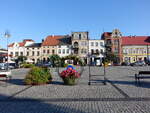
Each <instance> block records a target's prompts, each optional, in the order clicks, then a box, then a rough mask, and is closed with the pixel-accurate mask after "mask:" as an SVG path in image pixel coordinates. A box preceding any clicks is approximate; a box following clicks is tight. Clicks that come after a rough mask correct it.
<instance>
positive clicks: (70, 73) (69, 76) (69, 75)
mask: <svg viewBox="0 0 150 113" xmlns="http://www.w3.org/2000/svg"><path fill="white" fill-rule="evenodd" d="M60 77H61V78H62V80H63V81H64V84H65V85H75V84H77V80H78V78H79V77H80V74H79V73H78V72H77V71H76V70H75V69H73V68H67V69H66V70H64V71H62V72H61V73H60Z"/></svg>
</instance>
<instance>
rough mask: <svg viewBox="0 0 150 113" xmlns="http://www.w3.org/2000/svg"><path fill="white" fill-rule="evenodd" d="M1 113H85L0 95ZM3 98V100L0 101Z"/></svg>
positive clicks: (58, 105)
mask: <svg viewBox="0 0 150 113" xmlns="http://www.w3.org/2000/svg"><path fill="white" fill-rule="evenodd" d="M0 97H1V100H0V112H1V113H85V112H83V111H81V110H78V109H75V108H71V107H67V104H66V105H65V106H64V104H58V103H50V102H45V101H42V100H38V99H37V100H36V99H29V98H10V99H9V97H7V96H5V95H1V94H0ZM2 98H4V99H2Z"/></svg>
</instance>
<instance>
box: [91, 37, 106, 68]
mask: <svg viewBox="0 0 150 113" xmlns="http://www.w3.org/2000/svg"><path fill="white" fill-rule="evenodd" d="M104 50H105V49H104V40H92V39H91V40H89V54H90V63H91V64H92V65H101V63H102V58H103V53H104Z"/></svg>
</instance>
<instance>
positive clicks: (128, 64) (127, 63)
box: [121, 62, 130, 66]
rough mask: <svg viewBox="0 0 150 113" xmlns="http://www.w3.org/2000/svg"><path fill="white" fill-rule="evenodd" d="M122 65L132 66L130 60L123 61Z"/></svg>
mask: <svg viewBox="0 0 150 113" xmlns="http://www.w3.org/2000/svg"><path fill="white" fill-rule="evenodd" d="M121 65H122V66H130V63H129V62H122V63H121Z"/></svg>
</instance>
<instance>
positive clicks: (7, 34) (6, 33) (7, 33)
mask: <svg viewBox="0 0 150 113" xmlns="http://www.w3.org/2000/svg"><path fill="white" fill-rule="evenodd" d="M10 36H11V35H10V33H9V31H8V30H6V31H5V34H4V37H5V38H7V70H9V69H8V65H9V64H8V59H9V54H8V38H9V37H10Z"/></svg>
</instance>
